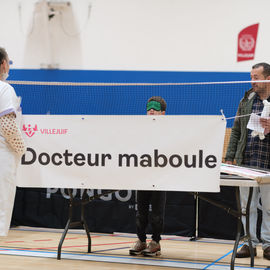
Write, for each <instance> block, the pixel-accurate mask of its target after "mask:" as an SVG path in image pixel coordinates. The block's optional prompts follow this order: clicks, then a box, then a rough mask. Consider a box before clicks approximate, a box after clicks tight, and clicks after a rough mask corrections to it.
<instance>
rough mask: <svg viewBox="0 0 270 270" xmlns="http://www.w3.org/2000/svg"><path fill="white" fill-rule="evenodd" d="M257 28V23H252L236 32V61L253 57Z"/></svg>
mask: <svg viewBox="0 0 270 270" xmlns="http://www.w3.org/2000/svg"><path fill="white" fill-rule="evenodd" d="M258 28H259V24H258V23H257V24H253V25H250V26H248V27H246V28H244V29H243V30H242V31H241V32H240V33H239V34H238V52H237V62H241V61H247V60H253V59H254V56H255V49H256V41H257V34H258Z"/></svg>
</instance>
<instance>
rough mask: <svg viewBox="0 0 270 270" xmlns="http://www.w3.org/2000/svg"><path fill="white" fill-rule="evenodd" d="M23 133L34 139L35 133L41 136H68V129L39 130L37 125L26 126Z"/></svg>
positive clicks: (40, 128) (41, 128)
mask: <svg viewBox="0 0 270 270" xmlns="http://www.w3.org/2000/svg"><path fill="white" fill-rule="evenodd" d="M22 130H23V132H24V133H25V134H26V135H27V136H28V137H29V138H31V137H33V136H34V134H35V133H37V132H38V133H39V134H40V135H47V136H48V135H66V134H68V129H67V128H51V127H50V128H48V127H46V128H43V127H40V126H39V128H38V126H37V124H33V125H31V124H26V125H25V124H24V125H23V128H22Z"/></svg>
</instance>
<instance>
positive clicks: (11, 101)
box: [0, 48, 25, 236]
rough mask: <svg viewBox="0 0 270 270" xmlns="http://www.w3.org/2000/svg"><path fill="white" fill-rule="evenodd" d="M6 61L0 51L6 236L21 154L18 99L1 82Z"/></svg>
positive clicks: (0, 184)
mask: <svg viewBox="0 0 270 270" xmlns="http://www.w3.org/2000/svg"><path fill="white" fill-rule="evenodd" d="M8 72H9V58H8V55H7V52H6V51H5V49H3V48H0V236H6V235H7V234H8V230H9V226H10V221H11V215H12V209H13V203H14V198H15V191H16V183H15V176H16V170H17V164H18V162H19V159H20V157H21V155H22V154H23V153H24V152H25V145H24V141H23V138H22V134H21V132H20V129H19V125H20V123H19V122H20V114H21V110H20V99H19V98H18V97H17V96H16V94H15V91H14V89H13V87H12V86H10V85H9V84H8V83H6V82H5V80H6V78H7V77H8Z"/></svg>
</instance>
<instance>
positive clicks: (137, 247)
mask: <svg viewBox="0 0 270 270" xmlns="http://www.w3.org/2000/svg"><path fill="white" fill-rule="evenodd" d="M146 247H147V246H146V242H142V241H141V240H138V241H136V242H135V243H134V244H133V247H132V248H131V249H130V250H129V255H140V254H142V251H143V250H145V249H146Z"/></svg>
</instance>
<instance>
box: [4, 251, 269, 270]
mask: <svg viewBox="0 0 270 270" xmlns="http://www.w3.org/2000/svg"><path fill="white" fill-rule="evenodd" d="M0 254H2V255H16V256H29V257H43V258H53V259H56V256H57V253H56V252H51V251H42V252H40V251H34V250H30V251H29V250H28V251H25V250H17V249H13V250H0ZM61 258H62V259H69V260H85V261H96V262H110V263H123V264H139V265H151V266H163V267H175V268H189V269H204V267H206V266H207V265H209V264H206V263H196V262H187V261H177V260H167V259H156V258H146V257H143V258H134V257H125V256H110V255H97V254H95V255H94V254H74V253H67V252H62V253H61ZM207 269H208V270H230V265H226V264H215V265H210V266H209V267H208V268H207ZM235 269H239V270H251V269H253V270H257V269H258V270H260V269H265V267H263V268H262V267H245V266H235Z"/></svg>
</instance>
